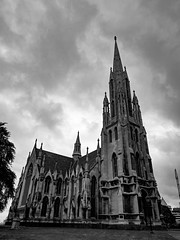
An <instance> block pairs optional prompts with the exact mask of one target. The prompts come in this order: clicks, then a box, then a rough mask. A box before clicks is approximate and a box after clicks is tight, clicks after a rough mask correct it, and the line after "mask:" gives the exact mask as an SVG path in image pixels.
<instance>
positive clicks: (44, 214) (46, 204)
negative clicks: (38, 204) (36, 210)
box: [41, 196, 49, 217]
mask: <svg viewBox="0 0 180 240" xmlns="http://www.w3.org/2000/svg"><path fill="white" fill-rule="evenodd" d="M48 203H49V200H48V197H47V196H45V197H44V198H43V203H42V209H41V217H46V212H47V206H48Z"/></svg>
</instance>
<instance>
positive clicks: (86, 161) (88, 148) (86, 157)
mask: <svg viewBox="0 0 180 240" xmlns="http://www.w3.org/2000/svg"><path fill="white" fill-rule="evenodd" d="M88 150H89V148H88V147H87V151H86V162H88V154H89V153H88Z"/></svg>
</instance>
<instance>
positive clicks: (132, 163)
mask: <svg viewBox="0 0 180 240" xmlns="http://www.w3.org/2000/svg"><path fill="white" fill-rule="evenodd" d="M131 166H132V170H136V161H135V158H134V154H133V153H131Z"/></svg>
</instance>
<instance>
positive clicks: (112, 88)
mask: <svg viewBox="0 0 180 240" xmlns="http://www.w3.org/2000/svg"><path fill="white" fill-rule="evenodd" d="M110 93H111V98H114V84H113V81H112V80H111V81H110Z"/></svg>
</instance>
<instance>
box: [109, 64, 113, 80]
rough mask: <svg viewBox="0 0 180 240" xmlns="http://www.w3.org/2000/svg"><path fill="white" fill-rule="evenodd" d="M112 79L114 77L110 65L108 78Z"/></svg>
mask: <svg viewBox="0 0 180 240" xmlns="http://www.w3.org/2000/svg"><path fill="white" fill-rule="evenodd" d="M112 79H114V76H113V71H112V67H110V77H109V80H112Z"/></svg>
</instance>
